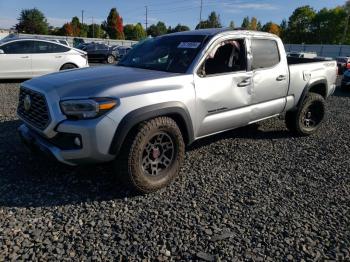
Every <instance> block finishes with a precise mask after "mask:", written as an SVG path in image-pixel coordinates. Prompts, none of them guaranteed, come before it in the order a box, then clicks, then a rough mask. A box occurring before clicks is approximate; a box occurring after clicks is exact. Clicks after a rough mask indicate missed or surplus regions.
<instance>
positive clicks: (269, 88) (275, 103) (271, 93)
mask: <svg viewBox="0 0 350 262" xmlns="http://www.w3.org/2000/svg"><path fill="white" fill-rule="evenodd" d="M283 48H284V47H283V45H282V43H279V42H277V41H276V39H274V38H271V39H262V38H252V39H251V52H252V64H251V68H252V71H253V90H254V91H253V97H252V104H253V105H254V106H253V107H252V114H253V117H254V118H255V120H258V119H262V118H266V117H270V116H273V115H276V114H279V113H281V112H282V111H283V109H284V107H285V104H286V95H287V92H288V86H289V70H288V64H287V57H286V56H285V55H281V53H284V52H280V50H284V49H283Z"/></svg>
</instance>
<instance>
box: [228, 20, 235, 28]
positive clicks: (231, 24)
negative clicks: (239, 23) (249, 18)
mask: <svg viewBox="0 0 350 262" xmlns="http://www.w3.org/2000/svg"><path fill="white" fill-rule="evenodd" d="M228 27H229V28H230V29H235V22H233V21H231V22H230V25H229V26H228Z"/></svg>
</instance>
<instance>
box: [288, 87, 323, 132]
mask: <svg viewBox="0 0 350 262" xmlns="http://www.w3.org/2000/svg"><path fill="white" fill-rule="evenodd" d="M325 116H326V104H325V100H324V98H323V97H322V96H321V95H319V94H316V93H309V94H308V95H307V96H306V98H305V99H304V101H303V102H302V105H301V106H300V108H298V110H296V111H290V112H287V113H286V117H285V123H286V126H287V128H288V129H289V130H290V131H291V132H292V133H294V134H296V135H299V136H309V135H311V134H313V133H315V132H316V131H317V130H318V129H319V128H320V126H321V124H322V122H323V120H324V118H325Z"/></svg>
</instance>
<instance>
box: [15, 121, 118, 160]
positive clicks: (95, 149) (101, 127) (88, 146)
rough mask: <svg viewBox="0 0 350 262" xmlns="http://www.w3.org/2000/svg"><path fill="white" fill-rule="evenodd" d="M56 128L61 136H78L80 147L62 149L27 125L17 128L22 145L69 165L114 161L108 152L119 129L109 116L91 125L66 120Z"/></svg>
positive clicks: (92, 122) (89, 123)
mask: <svg viewBox="0 0 350 262" xmlns="http://www.w3.org/2000/svg"><path fill="white" fill-rule="evenodd" d="M56 129H57V132H58V134H63V133H65V134H76V135H77V137H79V139H80V141H81V147H79V148H73V149H68V148H65V147H64V146H60V144H59V143H58V144H57V141H55V140H54V138H51V139H49V138H46V137H44V136H42V135H41V134H39V133H38V132H37V131H34V130H33V129H31V128H30V127H28V126H27V125H26V124H22V125H21V126H20V127H19V128H18V133H19V136H20V137H21V140H22V142H23V143H24V144H25V145H26V146H27V147H29V148H30V149H31V150H32V151H38V152H41V153H44V154H45V155H47V156H50V157H53V158H55V159H56V160H58V161H59V162H61V163H64V164H67V165H71V166H75V165H80V164H90V163H101V162H108V161H111V160H113V159H114V158H115V156H114V155H111V154H109V152H108V150H109V147H110V143H111V141H112V139H113V135H114V132H115V130H116V127H115V124H114V122H113V121H112V120H111V119H110V118H108V117H104V118H103V119H102V120H99V121H97V120H91V121H90V122H88V121H86V122H85V121H63V122H62V123H60V124H59V125H58V127H57V128H56ZM54 141H55V142H54Z"/></svg>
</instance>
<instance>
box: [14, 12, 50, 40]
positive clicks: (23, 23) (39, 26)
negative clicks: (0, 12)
mask: <svg viewBox="0 0 350 262" xmlns="http://www.w3.org/2000/svg"><path fill="white" fill-rule="evenodd" d="M15 27H16V30H17V31H18V32H20V33H26V34H42V35H46V34H47V33H48V28H49V24H48V22H47V20H46V18H45V16H44V14H43V13H42V12H41V11H40V10H38V9H36V8H33V9H23V10H22V11H21V14H20V16H19V18H18V24H16V26H15Z"/></svg>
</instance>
